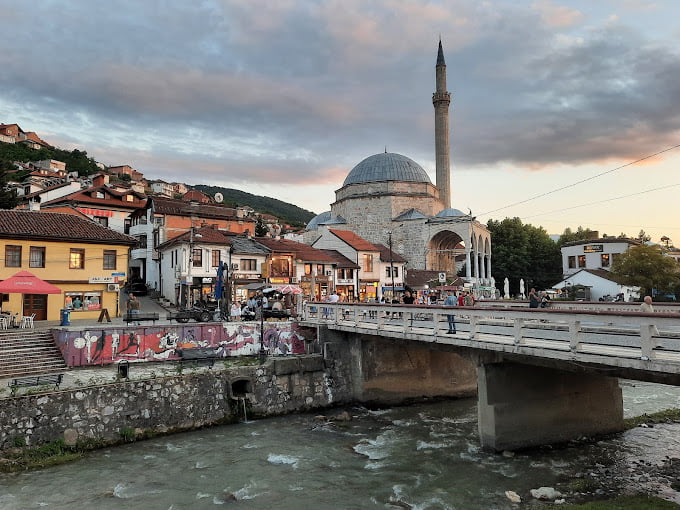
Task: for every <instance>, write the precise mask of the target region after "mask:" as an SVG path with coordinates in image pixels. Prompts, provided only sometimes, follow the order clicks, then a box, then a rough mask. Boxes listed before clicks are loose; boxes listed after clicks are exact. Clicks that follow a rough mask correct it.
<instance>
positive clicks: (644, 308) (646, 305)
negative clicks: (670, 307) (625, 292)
mask: <svg viewBox="0 0 680 510" xmlns="http://www.w3.org/2000/svg"><path fill="white" fill-rule="evenodd" d="M640 311H641V312H648V313H653V312H654V306H652V296H645V299H644V301H643V303H642V304H641V305H640Z"/></svg>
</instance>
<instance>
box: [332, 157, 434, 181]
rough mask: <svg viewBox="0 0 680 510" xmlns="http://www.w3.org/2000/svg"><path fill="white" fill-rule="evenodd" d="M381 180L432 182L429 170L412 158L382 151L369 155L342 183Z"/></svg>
mask: <svg viewBox="0 0 680 510" xmlns="http://www.w3.org/2000/svg"><path fill="white" fill-rule="evenodd" d="M380 181H411V182H426V183H431V181H430V178H429V177H428V176H427V172H425V170H423V167H421V166H420V165H419V164H418V163H416V162H415V161H413V160H412V159H411V158H407V157H406V156H402V155H401V154H395V153H392V152H381V153H380V154H374V155H373V156H369V157H367V158H366V159H364V160H363V161H362V162H361V163H359V164H358V165H357V166H355V167H354V168H353V169H352V171H351V172H350V173H349V174H348V175H347V178H346V179H345V182H344V183H343V184H342V185H343V186H347V185H348V184H358V183H362V182H380Z"/></svg>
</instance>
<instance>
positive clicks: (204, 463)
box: [0, 381, 680, 510]
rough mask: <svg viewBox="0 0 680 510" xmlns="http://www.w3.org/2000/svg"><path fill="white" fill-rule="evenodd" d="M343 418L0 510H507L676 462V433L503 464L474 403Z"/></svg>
mask: <svg viewBox="0 0 680 510" xmlns="http://www.w3.org/2000/svg"><path fill="white" fill-rule="evenodd" d="M622 385H623V387H624V407H625V414H626V415H627V416H632V415H639V414H642V413H645V412H653V411H657V410H660V409H667V408H680V388H674V387H668V386H661V385H652V384H646V383H637V382H635V383H633V382H630V381H624V382H623V383H622ZM348 411H349V414H350V415H351V416H352V419H351V420H350V421H337V420H336V421H335V422H334V423H330V422H327V421H326V420H323V419H321V417H319V416H315V415H314V414H298V415H291V416H284V417H279V418H272V419H265V420H251V421H248V422H246V423H241V424H236V425H228V426H221V427H215V428H210V429H205V430H201V431H195V432H190V433H185V434H178V435H174V436H167V437H162V438H157V439H153V440H148V441H143V442H139V443H135V444H130V445H126V446H121V447H116V448H110V449H105V450H101V451H97V452H93V453H91V454H88V455H87V457H86V458H85V459H83V460H81V461H77V462H74V463H71V464H66V465H62V466H57V467H53V468H50V469H46V470H42V471H35V472H28V473H21V474H14V475H0V509H2V510H15V509H16V510H26V509H33V508H46V509H71V510H72V509H88V510H89V509H104V510H105V509H118V510H120V509H144V510H147V509H163V510H169V509H172V510H180V509H182V510H183V509H204V508H220V507H221V506H222V505H227V506H229V505H233V506H234V508H243V509H280V510H287V509H296V510H298V509H307V508H313V509H320V510H322V509H364V508H377V509H381V508H388V509H395V508H397V509H398V508H415V509H464V510H468V509H510V508H516V506H514V505H513V504H512V503H511V502H510V501H509V500H508V499H507V497H506V496H505V491H507V490H512V491H515V492H517V493H518V494H520V495H521V496H522V497H523V499H526V498H528V497H530V496H529V490H530V489H533V488H537V487H541V486H552V487H557V488H559V487H560V484H564V483H565V481H566V480H569V479H572V478H574V477H583V476H591V477H596V476H599V475H598V473H603V472H605V471H606V472H612V470H614V471H616V469H615V466H618V471H617V472H621V473H624V474H627V476H630V477H638V478H639V476H644V475H640V473H638V472H636V470H635V469H634V468H633V467H631V466H634V465H635V464H636V463H637V462H649V463H655V462H661V461H662V460H663V459H664V458H665V457H666V456H671V457H676V458H677V457H680V426H679V425H663V426H655V427H653V428H636V429H634V430H631V431H628V432H626V433H624V434H621V435H618V436H616V437H614V438H611V439H607V440H603V441H598V442H596V443H579V444H573V445H571V446H569V447H566V448H559V449H558V448H555V449H551V448H542V449H539V450H533V451H530V452H521V453H517V454H515V455H514V456H509V455H508V456H506V455H502V454H494V453H489V452H485V451H482V450H481V449H480V448H479V444H478V439H477V418H476V402H475V400H473V399H465V400H457V401H444V402H436V403H427V404H419V405H414V406H408V407H394V408H389V409H384V410H378V411H375V410H368V409H364V408H349V409H348ZM340 412H341V410H334V411H332V412H331V411H328V412H326V415H327V416H329V417H330V416H334V415H337V414H339V413H340ZM612 462H613V464H612ZM673 496H677V493H675V494H673V493H670V495H669V494H667V497H671V498H672V497H673Z"/></svg>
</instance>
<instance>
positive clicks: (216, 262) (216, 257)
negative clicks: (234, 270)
mask: <svg viewBox="0 0 680 510" xmlns="http://www.w3.org/2000/svg"><path fill="white" fill-rule="evenodd" d="M212 267H220V250H213V251H212Z"/></svg>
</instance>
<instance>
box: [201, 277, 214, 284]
mask: <svg viewBox="0 0 680 510" xmlns="http://www.w3.org/2000/svg"><path fill="white" fill-rule="evenodd" d="M201 281H202V282H203V283H212V281H213V279H212V278H209V277H208V278H202V279H201Z"/></svg>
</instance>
